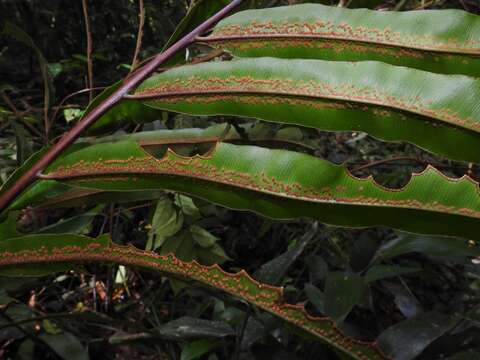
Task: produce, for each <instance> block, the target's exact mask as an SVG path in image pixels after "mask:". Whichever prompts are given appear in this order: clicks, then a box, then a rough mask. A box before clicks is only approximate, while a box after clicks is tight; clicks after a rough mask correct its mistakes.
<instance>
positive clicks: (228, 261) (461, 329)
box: [0, 0, 480, 360]
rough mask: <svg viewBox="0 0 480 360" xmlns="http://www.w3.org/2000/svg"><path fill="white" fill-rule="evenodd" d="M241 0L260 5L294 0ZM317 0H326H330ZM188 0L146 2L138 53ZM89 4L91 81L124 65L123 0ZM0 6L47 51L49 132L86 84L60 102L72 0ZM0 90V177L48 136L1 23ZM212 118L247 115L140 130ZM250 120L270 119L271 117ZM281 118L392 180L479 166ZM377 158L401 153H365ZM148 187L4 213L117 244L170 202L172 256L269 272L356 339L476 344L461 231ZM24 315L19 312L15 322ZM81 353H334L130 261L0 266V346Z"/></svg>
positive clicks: (403, 350)
mask: <svg viewBox="0 0 480 360" xmlns="http://www.w3.org/2000/svg"><path fill="white" fill-rule="evenodd" d="M252 3H253V6H257V7H266V6H277V5H280V4H287V3H290V4H293V3H299V1H293V0H290V1H280V0H270V1H267V0H265V1H256V2H255V1H252ZM323 3H327V4H330V3H331V2H330V1H323ZM344 4H345V5H348V6H350V7H361V6H368V7H371V8H379V9H384V10H389V9H390V10H391V9H397V10H412V9H418V8H459V9H464V10H468V11H470V12H474V13H479V9H480V6H479V3H478V1H477V0H458V1H456V0H450V1H447V0H445V1H442V0H433V1H428V0H425V1H423V0H422V1H421V0H407V1H390V0H383V1H375V0H358V1H356V0H353V1H350V2H348V1H345V2H344ZM332 5H337V3H336V2H333V1H332ZM188 6H189V4H188V1H182V0H171V1H167V0H164V1H153V0H146V1H145V11H146V24H145V28H144V38H143V46H142V51H141V59H145V58H147V57H149V56H151V55H153V54H155V53H157V52H158V51H160V50H161V49H162V47H163V45H164V44H165V43H166V42H167V40H168V38H169V37H170V35H171V34H172V33H173V32H174V30H175V27H176V26H177V25H178V23H179V22H180V20H181V19H182V17H183V16H184V15H185V13H186V9H187V8H188ZM89 13H90V21H91V28H92V35H93V45H94V52H93V60H94V61H93V74H94V85H95V86H96V87H105V86H108V85H110V84H112V83H113V82H115V81H117V80H119V79H121V78H122V77H124V76H126V75H127V74H128V72H129V66H130V64H131V62H132V57H133V53H134V49H135V42H136V35H137V30H138V2H137V1H133V0H102V1H89ZM7 21H9V22H12V23H14V24H16V25H17V26H18V27H19V28H21V29H22V30H23V31H25V32H26V33H27V34H28V35H29V36H30V37H31V38H32V40H33V43H34V44H35V45H36V46H37V47H38V48H39V50H40V52H41V53H42V54H43V56H44V58H45V59H46V61H47V62H48V67H49V69H50V72H51V74H52V75H53V87H52V92H51V104H52V108H51V109H50V110H49V111H50V115H51V116H50V121H51V124H50V125H51V137H50V139H55V138H56V137H58V136H59V135H61V134H62V133H63V132H64V131H65V130H66V129H67V128H69V127H70V126H71V123H70V122H71V121H75V117H78V111H81V110H82V109H84V108H85V106H86V105H87V104H88V94H87V93H82V94H77V95H75V96H72V97H70V98H68V100H67V101H66V102H64V103H62V104H61V100H62V99H64V98H66V97H67V96H69V95H70V94H73V93H76V92H78V91H79V90H82V89H85V88H86V87H87V81H86V74H87V72H86V66H87V61H86V55H85V49H86V36H85V26H84V19H83V13H82V3H81V1H80V0H41V1H40V0H18V1H13V0H0V22H1V24H2V27H3V24H4V23H5V22H7ZM0 94H1V95H2V98H1V99H0V101H1V102H0V134H1V137H0V179H1V182H4V181H5V179H6V178H7V176H8V175H9V174H10V173H11V172H12V171H13V170H14V169H15V167H17V166H18V165H19V164H21V162H22V161H24V159H25V158H26V157H28V155H30V154H32V153H33V152H34V151H36V150H38V149H40V148H41V147H42V146H43V145H45V144H46V142H47V140H46V139H45V138H44V137H43V133H42V129H43V111H44V110H43V107H44V103H43V96H44V94H43V78H42V75H41V73H40V71H39V62H38V58H37V55H36V53H35V51H34V50H33V49H32V48H29V47H27V46H26V45H25V44H24V43H22V42H19V41H18V38H15V37H12V36H2V37H1V38H0ZM60 104H61V107H59V106H60ZM65 110H66V111H65ZM76 111H77V112H76ZM55 113H57V114H58V116H57V117H56V118H54V117H53V114H55ZM215 122H232V123H233V124H234V125H238V124H251V123H255V121H252V120H247V119H230V118H226V117H217V118H212V119H209V120H208V121H207V120H206V119H205V118H195V117H188V116H184V115H173V114H168V115H165V117H164V118H162V119H158V120H157V121H155V122H152V123H150V124H146V125H143V127H142V129H144V130H149V129H158V128H183V127H193V126H198V127H206V126H208V125H211V124H212V123H215ZM263 126H266V127H268V128H269V131H272V132H276V131H278V130H279V129H280V127H279V126H276V125H263ZM118 130H123V131H127V132H130V131H134V130H135V131H137V130H141V129H140V128H139V127H138V126H135V125H131V124H130V125H125V126H123V127H122V129H112V131H118ZM290 131H297V132H298V133H299V134H300V135H299V136H300V137H301V138H302V142H304V143H305V144H307V145H308V147H307V148H303V149H296V150H297V151H307V152H309V153H311V154H314V155H317V156H320V157H323V158H327V159H329V160H331V161H333V162H336V163H345V164H346V165H347V166H348V167H349V168H350V169H351V170H352V172H353V173H354V174H355V175H357V176H368V175H374V176H375V178H376V180H377V181H379V182H380V183H382V184H384V185H387V186H391V187H400V186H402V185H403V184H405V183H406V182H407V181H408V179H409V177H410V174H411V172H415V171H416V172H418V171H421V170H422V169H423V168H424V165H422V162H430V163H434V164H436V165H437V166H438V167H439V168H440V169H442V171H444V172H445V173H446V174H448V175H450V176H462V175H464V174H466V173H468V174H470V175H471V176H473V177H477V178H478V176H479V174H480V172H479V171H478V169H477V168H476V167H475V166H472V165H471V164H465V163H460V162H452V161H447V160H444V159H442V158H436V157H433V156H432V155H430V154H427V153H425V152H423V151H421V150H419V149H418V148H415V147H413V146H411V145H405V144H385V143H382V142H379V141H377V140H375V139H372V138H370V137H368V136H365V135H363V134H355V133H353V134H352V133H336V134H333V133H322V132H318V131H314V130H306V129H294V130H292V129H290ZM306 149H307V150H306ZM185 151H188V152H190V153H192V152H195V151H198V149H191V148H189V149H187V150H185ZM392 157H401V158H399V159H397V161H393V162H385V163H380V164H377V165H375V166H373V165H372V163H375V162H376V161H378V160H380V159H385V158H392ZM412 159H417V160H421V161H412ZM363 165H367V166H366V167H364V166H363ZM161 196H162V200H161V201H160V202H153V201H149V202H136V203H127V204H108V205H105V206H104V205H100V206H97V207H94V208H92V207H91V206H87V205H83V206H79V207H76V208H70V209H61V210H54V211H48V212H46V211H44V212H42V211H36V212H28V211H27V212H24V213H22V214H20V215H19V216H20V217H19V224H20V227H21V228H22V229H23V230H37V231H42V230H45V229H46V228H48V227H50V229H51V227H52V226H53V227H54V228H55V226H58V224H59V221H61V220H62V219H69V220H71V219H75V221H71V222H69V223H68V224H67V225H66V226H67V229H68V231H72V232H77V233H82V234H88V235H91V236H97V235H99V234H101V233H110V234H111V236H112V239H113V241H115V242H117V243H125V244H126V243H132V244H134V245H136V246H138V247H140V248H145V247H146V246H147V242H148V239H149V237H151V236H152V235H151V234H152V231H153V230H155V227H156V226H160V225H161V224H162V221H165V218H161V214H167V215H168V217H167V219H168V220H169V219H171V218H172V217H181V218H182V221H180V220H179V221H177V225H178V226H177V227H176V228H175V229H174V230H171V232H172V233H173V234H172V233H168V234H166V235H165V236H166V239H165V243H164V245H163V246H164V247H165V246H167V247H168V246H170V247H171V248H175V247H177V248H176V251H177V255H178V256H179V257H183V258H185V259H191V258H197V259H199V260H200V261H201V262H203V263H206V264H209V263H213V262H223V267H224V268H225V269H227V270H229V271H236V270H239V269H245V270H247V271H248V272H249V273H250V274H254V276H255V277H256V278H257V279H259V280H262V281H264V282H268V283H271V284H275V285H282V286H284V287H285V297H286V300H287V301H289V302H291V303H300V302H304V303H307V307H308V309H309V311H310V312H311V313H313V314H318V315H319V314H327V315H330V316H332V317H334V318H336V319H337V320H338V321H339V322H340V326H341V327H342V329H343V331H344V332H345V333H347V334H348V335H350V336H352V337H356V338H359V339H366V340H371V339H375V338H376V337H377V336H378V335H380V334H382V336H381V338H380V339H382V340H383V341H385V342H386V343H389V344H391V345H389V346H393V349H392V352H393V353H396V354H397V355H398V358H399V359H413V358H418V359H438V358H449V359H475V358H480V334H479V331H478V330H479V326H480V308H479V306H478V301H479V300H480V293H479V288H480V270H479V265H478V262H480V260H479V261H476V260H473V261H472V259H471V257H469V256H465V254H466V255H473V254H474V253H473V250H472V251H470V249H472V246H473V245H474V244H471V243H468V242H463V241H461V240H454V241H453V242H452V240H451V239H445V238H435V239H432V238H429V237H417V238H416V240H417V245H416V246H412V243H411V242H410V240H411V236H410V235H405V234H399V233H396V232H393V231H390V230H386V229H383V228H372V229H363V230H351V229H342V228H335V227H329V226H324V225H322V224H317V223H315V222H312V221H307V220H301V221H288V222H280V221H271V220H269V219H264V218H261V217H259V216H256V215H254V214H250V213H240V212H234V211H231V210H228V209H223V208H219V207H216V206H214V205H211V204H208V203H206V202H203V201H200V200H196V199H193V200H192V199H190V198H188V197H184V196H182V197H180V196H178V195H174V194H170V193H166V194H162V195H161ZM64 226H65V224H64ZM63 229H65V228H63ZM152 229H153V230H152ZM199 229H200V230H199ZM199 239H200V240H199ZM202 239H210V240H211V239H214V240H213V242H215V244H216V247H215V249H212V248H210V249H208V251H204V250H202V249H200V248H199V246H198V244H199V243H200V242H201V241H202ZM154 241H159V240H158V238H156V239H155V240H154ZM174 243H175V244H177V245H173V244H174ZM178 243H181V244H182V245H181V246H180V247H181V249H180V248H179V246H178ZM418 244H420V245H418ZM162 251H165V250H164V249H163V250H162ZM26 318H31V320H30V321H28V322H22V320H24V319H26ZM432 324H434V325H435V326H433V325H432ZM393 325H396V326H397V328H395V329H394V330H397V332H394V331H393V330H392V328H391V326H393ZM389 328H390V329H389ZM182 329H183V330H182ZM387 329H389V330H387ZM392 339H393V340H392ZM392 344H393V345H392ZM192 354H193V355H192ZM195 354H196V357H195ZM189 356H191V357H189ZM202 356H203V357H202ZM88 357H90V358H92V359H95V358H107V359H132V358H142V359H143V358H144V359H180V358H181V359H194V358H205V359H209V360H214V359H251V358H254V359H341V358H342V357H341V355H339V354H337V353H335V351H333V350H332V349H330V348H329V347H327V346H325V345H323V344H320V343H318V342H315V341H313V340H312V339H311V338H309V337H308V336H307V335H305V334H303V333H301V332H299V331H298V330H297V329H295V328H293V327H290V326H286V325H285V324H283V323H282V322H280V321H278V320H276V319H275V318H273V317H271V316H270V315H268V314H265V313H262V312H260V311H259V310H257V309H255V308H250V307H248V306H247V305H245V304H243V303H241V302H238V301H235V300H233V299H231V298H228V297H226V296H224V295H223V294H221V293H219V292H216V291H213V290H211V289H205V288H201V287H199V286H197V285H195V284H188V286H187V285H186V284H184V283H181V282H179V281H169V280H167V279H164V278H159V277H158V276H156V275H153V274H150V273H145V272H140V271H137V270H136V269H126V270H125V269H124V268H119V267H118V266H86V267H85V271H83V272H69V273H65V274H60V275H57V276H48V277H44V278H34V279H11V278H0V358H6V359H33V358H35V359H58V358H64V359H77V358H78V359H86V358H88Z"/></svg>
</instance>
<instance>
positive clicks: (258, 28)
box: [199, 4, 480, 76]
mask: <svg viewBox="0 0 480 360" xmlns="http://www.w3.org/2000/svg"><path fill="white" fill-rule="evenodd" d="M199 41H202V42H206V43H208V44H210V45H212V46H214V47H219V48H225V49H227V50H229V51H230V52H232V53H233V54H234V55H238V56H252V57H256V56H275V57H282V58H305V59H308V58H310V59H325V60H340V61H363V60H377V61H383V62H386V63H390V64H394V65H402V66H408V67H413V68H418V69H423V70H428V71H432V72H438V73H446V74H465V75H470V76H480V17H479V16H477V15H473V14H470V13H467V12H465V11H460V10H440V11H435V10H433V11H432V10H429V11H410V12H393V11H374V10H367V9H357V10H352V9H346V8H338V7H331V6H324V5H320V4H302V5H294V6H283V7H276V8H271V9H264V10H257V9H255V10H247V11H242V12H239V13H237V14H234V15H232V16H230V17H228V18H226V19H224V20H223V21H221V22H219V23H218V24H217V26H216V27H215V28H214V30H213V33H212V34H211V35H210V36H208V37H204V38H201V39H199Z"/></svg>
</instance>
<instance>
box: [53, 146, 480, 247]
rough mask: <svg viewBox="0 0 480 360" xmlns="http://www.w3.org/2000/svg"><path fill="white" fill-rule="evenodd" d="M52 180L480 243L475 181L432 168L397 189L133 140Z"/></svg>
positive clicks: (69, 159)
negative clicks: (154, 151)
mask: <svg viewBox="0 0 480 360" xmlns="http://www.w3.org/2000/svg"><path fill="white" fill-rule="evenodd" d="M45 178H46V179H49V180H48V181H54V179H55V180H61V181H62V182H65V183H67V184H73V185H75V186H82V187H88V188H94V189H101V190H109V191H114V190H116V191H131V190H133V189H136V190H147V189H158V188H162V189H169V190H172V191H179V192H183V193H187V194H190V195H193V196H197V197H200V198H204V199H207V200H209V201H211V202H214V203H217V204H221V205H223V206H226V207H230V208H234V209H240V210H250V211H253V212H257V213H260V214H262V215H265V216H268V217H272V218H277V219H290V218H296V217H311V218H314V219H319V220H320V221H323V222H326V223H330V224H336V225H341V226H352V227H363V226H373V225H386V226H390V227H393V228H399V229H404V230H409V231H412V232H419V233H433V234H447V235H456V236H462V237H467V238H471V239H478V226H479V224H480V195H479V188H478V183H475V182H474V181H473V180H471V179H470V178H468V177H464V178H462V179H450V178H447V177H445V176H444V175H442V174H441V173H439V172H438V171H437V170H435V169H434V168H432V167H429V168H427V169H426V170H425V171H424V172H423V173H421V174H414V175H413V177H412V179H411V181H410V183H409V184H408V185H406V186H405V187H404V188H403V189H396V190H392V189H388V188H384V187H382V186H380V185H378V184H377V183H375V182H374V181H373V180H372V179H371V178H369V179H359V178H356V177H354V176H353V175H351V174H350V173H349V172H348V171H347V170H346V169H345V168H344V167H342V166H338V165H334V164H331V163H330V162H328V161H325V160H321V159H318V158H315V157H312V156H310V155H305V154H300V153H296V152H291V151H286V150H270V149H266V148H261V147H255V146H239V145H232V144H226V143H218V144H217V145H216V147H215V148H214V149H213V150H212V151H211V152H210V153H209V154H208V155H207V156H198V155H197V156H194V157H183V156H179V155H177V154H175V153H174V152H173V151H168V152H167V154H166V155H165V157H163V158H161V159H157V158H155V157H153V156H151V155H150V154H148V153H146V152H145V151H144V150H143V149H142V148H141V147H140V146H138V144H136V143H135V142H131V141H123V142H118V143H110V144H109V143H107V144H97V145H92V146H89V147H86V148H83V149H81V150H78V151H77V152H72V153H70V154H67V155H65V156H63V157H62V158H61V159H59V160H57V161H56V162H55V163H54V164H53V165H52V166H50V168H49V169H47V171H46V175H45ZM431 189H435V191H431Z"/></svg>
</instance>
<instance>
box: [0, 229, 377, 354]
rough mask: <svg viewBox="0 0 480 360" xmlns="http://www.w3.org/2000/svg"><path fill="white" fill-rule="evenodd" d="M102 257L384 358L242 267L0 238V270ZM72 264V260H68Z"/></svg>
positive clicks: (67, 240)
mask: <svg viewBox="0 0 480 360" xmlns="http://www.w3.org/2000/svg"><path fill="white" fill-rule="evenodd" d="M86 262H104V263H118V264H123V265H131V266H138V267H141V268H145V269H148V270H154V271H157V272H160V273H162V274H167V275H170V276H174V277H180V278H182V279H187V280H195V281H198V282H200V283H202V284H205V285H207V286H211V287H214V288H217V289H219V290H222V291H224V292H226V293H228V294H231V295H233V296H235V297H237V298H240V299H243V300H245V301H247V302H249V303H251V304H254V305H256V306H258V307H259V308H261V309H263V310H265V311H268V312H270V313H272V314H273V315H275V316H278V317H280V318H282V319H284V320H285V321H287V322H290V323H293V324H294V325H296V326H298V327H300V328H302V329H303V330H305V331H307V332H309V333H311V334H312V335H314V336H316V337H317V338H318V339H320V340H322V341H324V342H326V343H328V344H330V345H332V346H334V347H335V348H337V349H338V350H340V351H342V352H344V353H345V354H347V355H348V356H350V357H351V358H353V359H359V360H361V359H373V360H376V359H386V357H384V356H383V354H382V353H381V352H380V351H379V350H378V348H377V347H376V345H375V344H374V343H368V342H362V341H357V340H353V339H351V338H348V337H346V336H345V335H343V334H342V333H341V332H340V330H339V329H338V328H337V326H336V325H335V323H334V322H333V320H332V319H330V318H328V317H323V318H319V317H313V316H311V315H309V314H307V312H306V311H305V308H304V307H303V305H290V304H286V303H285V302H284V300H283V290H282V288H279V287H274V286H270V285H266V284H262V283H259V282H257V281H255V280H254V279H252V278H251V277H250V276H249V275H248V274H247V273H246V272H245V271H243V270H242V271H240V272H238V273H236V274H230V273H227V272H225V271H223V270H222V269H221V268H220V267H219V266H218V265H213V266H202V265H200V264H199V263H197V262H195V261H193V262H184V261H181V260H179V259H177V258H175V257H174V256H173V255H164V256H162V255H158V254H156V253H153V252H149V251H142V250H139V249H136V248H135V247H133V246H119V245H115V244H113V243H111V241H110V240H109V239H108V238H107V237H101V238H98V239H91V238H86V237H83V236H78V235H69V234H65V235H63V234H62V235H30V236H25V237H22V238H17V239H12V240H7V241H4V242H2V243H0V269H3V268H4V269H6V270H9V269H11V268H12V267H14V269H15V271H17V272H18V271H21V270H19V268H22V266H27V267H28V268H32V267H35V266H36V267H37V268H39V269H41V268H42V267H43V266H45V264H47V265H46V266H47V267H50V266H55V265H59V266H61V267H68V266H69V265H68V264H75V263H86ZM71 266H73V265H71Z"/></svg>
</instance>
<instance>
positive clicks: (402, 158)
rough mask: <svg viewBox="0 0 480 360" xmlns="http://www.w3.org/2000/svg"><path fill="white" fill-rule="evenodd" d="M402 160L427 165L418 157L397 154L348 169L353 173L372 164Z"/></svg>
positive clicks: (372, 165)
mask: <svg viewBox="0 0 480 360" xmlns="http://www.w3.org/2000/svg"><path fill="white" fill-rule="evenodd" d="M404 160H407V161H412V162H416V163H418V164H421V165H424V166H428V165H429V163H428V162H426V161H423V160H420V159H416V158H412V157H408V156H397V157H393V158H390V159H383V160H379V161H372V162H371V163H368V164H365V165H362V166H358V167H356V168H354V169H352V170H350V172H352V173H353V172H356V171H360V170H365V169H368V168H371V167H374V166H377V165H382V164H385V163H390V162H394V161H404Z"/></svg>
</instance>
